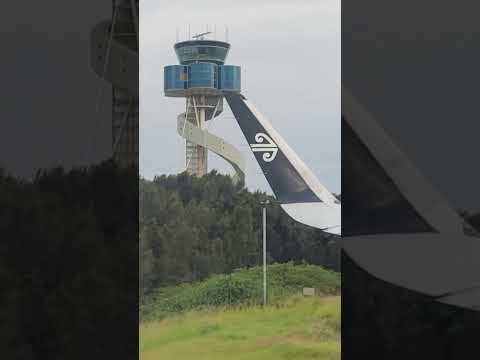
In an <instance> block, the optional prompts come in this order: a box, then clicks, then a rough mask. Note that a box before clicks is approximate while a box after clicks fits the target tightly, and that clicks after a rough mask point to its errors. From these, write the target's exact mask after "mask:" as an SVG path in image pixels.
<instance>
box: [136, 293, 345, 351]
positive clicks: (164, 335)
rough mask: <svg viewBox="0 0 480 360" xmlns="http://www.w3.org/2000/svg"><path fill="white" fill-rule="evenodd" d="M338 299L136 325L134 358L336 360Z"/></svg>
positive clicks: (294, 299)
mask: <svg viewBox="0 0 480 360" xmlns="http://www.w3.org/2000/svg"><path fill="white" fill-rule="evenodd" d="M340 327H341V326H340V298H339V297H338V296H333V297H311V298H304V297H301V296H291V297H288V298H286V299H284V300H283V301H281V302H279V303H276V304H275V305H270V306H267V307H265V308H262V307H259V306H250V307H233V308H232V307H229V308H216V309H214V310H212V309H210V310H208V311H205V310H201V311H198V310H197V311H193V312H188V313H185V314H182V315H177V316H175V317H171V318H167V319H165V320H162V321H159V322H147V323H142V324H141V326H140V334H139V335H140V344H139V345H140V359H141V360H148V359H175V360H184V359H198V360H224V359H230V360H246V359H248V360H260V359H261V360H269V359H272V360H273V359H275V360H279V359H296V360H306V359H325V360H333V359H340Z"/></svg>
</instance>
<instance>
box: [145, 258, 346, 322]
mask: <svg viewBox="0 0 480 360" xmlns="http://www.w3.org/2000/svg"><path fill="white" fill-rule="evenodd" d="M267 275H268V278H267V281H268V283H267V289H268V293H267V297H268V301H269V303H270V304H272V303H280V302H281V301H283V300H285V299H286V298H287V297H289V296H291V295H293V294H299V293H301V292H302V289H303V288H304V287H313V288H315V289H317V291H318V293H320V294H324V295H330V294H337V293H338V292H339V289H340V276H339V274H338V273H336V272H333V271H329V270H325V269H323V268H322V267H320V266H316V265H309V264H302V265H294V264H293V263H285V264H272V265H269V266H268V269H267ZM262 294H263V270H262V267H260V266H257V267H253V268H249V269H238V270H236V271H235V272H233V273H232V274H229V275H213V276H211V277H209V278H208V279H207V280H205V281H202V282H197V283H185V284H181V285H178V286H172V287H165V288H159V289H157V290H156V291H154V292H153V293H152V295H151V296H149V297H148V299H147V301H146V303H145V304H144V305H142V306H141V307H140V319H141V320H158V319H162V318H164V317H166V316H169V315H172V314H175V313H179V312H185V311H189V310H193V309H198V308H211V307H228V306H246V305H259V304H261V303H262V299H263V295H262Z"/></svg>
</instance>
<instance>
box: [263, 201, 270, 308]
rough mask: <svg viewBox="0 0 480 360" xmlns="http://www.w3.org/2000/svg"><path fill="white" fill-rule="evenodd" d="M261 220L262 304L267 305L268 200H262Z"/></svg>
mask: <svg viewBox="0 0 480 360" xmlns="http://www.w3.org/2000/svg"><path fill="white" fill-rule="evenodd" d="M261 204H262V205H263V209H262V215H263V216H262V220H263V221H262V222H263V306H266V305H267V205H268V204H270V200H268V199H267V200H265V201H262V202H261Z"/></svg>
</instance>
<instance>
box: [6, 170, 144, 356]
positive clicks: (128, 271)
mask: <svg viewBox="0 0 480 360" xmlns="http://www.w3.org/2000/svg"><path fill="white" fill-rule="evenodd" d="M137 184H138V174H137V173H136V170H133V169H120V168H118V167H117V166H116V165H115V164H114V163H113V162H112V161H107V162H105V163H103V164H100V165H98V166H95V167H92V168H90V169H79V170H71V171H69V172H65V171H64V170H63V169H61V168H57V169H53V170H50V171H45V172H40V173H39V174H38V175H37V177H36V178H35V180H33V181H32V182H22V181H18V180H15V179H13V178H10V177H8V176H6V175H5V174H2V175H0V218H1V222H0V233H1V234H2V241H1V242H0V284H1V288H2V289H1V296H0V308H1V309H2V311H1V314H2V315H1V321H0V349H1V353H2V355H3V356H6V358H9V359H40V358H48V359H85V358H86V357H92V356H93V357H95V356H106V355H108V356H113V358H117V359H120V358H122V356H125V354H133V355H135V354H136V352H137V336H138V329H137V326H136V324H138V320H137V307H138V293H137V291H136V286H135V284H137V283H138V241H137V239H138V222H137V216H138V191H136V190H135V189H138V185H137Z"/></svg>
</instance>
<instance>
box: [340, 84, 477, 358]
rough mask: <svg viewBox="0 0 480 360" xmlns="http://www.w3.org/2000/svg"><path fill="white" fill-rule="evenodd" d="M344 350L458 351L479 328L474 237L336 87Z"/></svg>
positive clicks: (358, 354)
mask: <svg viewBox="0 0 480 360" xmlns="http://www.w3.org/2000/svg"><path fill="white" fill-rule="evenodd" d="M342 201H343V204H344V206H343V209H344V210H343V213H342V229H343V233H342V240H341V241H340V243H341V244H342V358H343V359H357V358H370V359H405V358H409V357H410V358H415V359H427V358H435V359H458V358H460V359H461V358H465V357H466V354H468V353H469V352H470V351H473V350H474V349H475V348H476V345H477V344H476V341H477V340H476V338H477V334H478V332H479V331H480V312H479V310H480V287H479V284H480V257H479V254H480V237H479V233H478V231H476V230H475V229H474V228H473V227H472V226H471V225H470V224H469V223H468V221H466V220H465V219H464V218H463V217H462V216H461V215H460V214H459V213H457V212H455V211H453V209H451V208H450V207H449V205H448V204H447V202H446V201H445V200H444V199H443V198H442V196H441V195H440V194H439V193H437V192H436V190H435V189H433V187H432V186H431V185H430V184H429V183H428V181H427V180H426V179H425V178H424V177H423V176H421V174H420V173H418V172H417V171H416V169H415V168H414V167H413V165H412V164H411V163H410V162H409V160H408V159H407V157H406V156H405V155H404V153H403V152H402V151H401V150H400V149H399V148H398V147H397V146H396V145H395V144H394V142H393V141H392V139H391V138H390V137H389V136H388V135H387V133H386V132H385V131H384V130H383V129H382V128H381V127H380V126H379V125H378V123H377V122H376V121H375V120H374V119H373V117H372V116H371V115H370V114H369V113H368V112H367V111H366V110H365V108H363V107H362V106H361V105H360V104H359V103H358V102H357V101H356V100H355V99H354V98H353V96H352V95H351V94H350V93H349V91H348V90H347V89H345V88H344V89H342Z"/></svg>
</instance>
